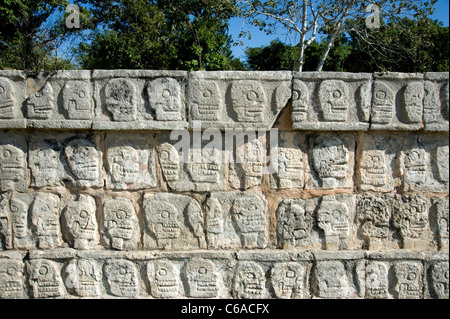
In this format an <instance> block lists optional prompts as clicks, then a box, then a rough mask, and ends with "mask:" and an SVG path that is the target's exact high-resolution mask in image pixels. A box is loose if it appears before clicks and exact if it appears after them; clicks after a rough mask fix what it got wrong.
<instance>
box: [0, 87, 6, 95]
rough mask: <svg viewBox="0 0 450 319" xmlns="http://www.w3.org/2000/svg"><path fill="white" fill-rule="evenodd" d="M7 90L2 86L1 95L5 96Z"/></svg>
mask: <svg viewBox="0 0 450 319" xmlns="http://www.w3.org/2000/svg"><path fill="white" fill-rule="evenodd" d="M5 92H6V89H5V88H4V87H3V86H0V95H3V94H5Z"/></svg>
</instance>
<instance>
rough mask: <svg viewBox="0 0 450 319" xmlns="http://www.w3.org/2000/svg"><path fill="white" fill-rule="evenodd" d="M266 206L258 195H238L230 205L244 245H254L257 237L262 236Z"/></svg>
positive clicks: (264, 226)
mask: <svg viewBox="0 0 450 319" xmlns="http://www.w3.org/2000/svg"><path fill="white" fill-rule="evenodd" d="M265 214H266V207H265V205H264V203H263V201H262V200H261V199H259V198H258V197H240V198H237V199H235V201H234V203H233V206H232V215H233V219H234V221H235V222H236V225H237V228H238V229H239V231H240V232H241V235H242V237H243V245H244V246H245V247H254V246H256V245H257V243H258V237H259V236H261V235H262V236H264V232H265V228H266V215H265Z"/></svg>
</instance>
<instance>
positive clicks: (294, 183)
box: [270, 131, 308, 190]
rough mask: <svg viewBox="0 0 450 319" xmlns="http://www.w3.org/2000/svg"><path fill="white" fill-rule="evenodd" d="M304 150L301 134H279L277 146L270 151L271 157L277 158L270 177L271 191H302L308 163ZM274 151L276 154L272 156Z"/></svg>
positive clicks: (304, 144) (304, 145)
mask: <svg viewBox="0 0 450 319" xmlns="http://www.w3.org/2000/svg"><path fill="white" fill-rule="evenodd" d="M306 150H307V146H306V141H305V137H304V135H303V134H296V133H291V132H289V133H288V132H284V131H281V132H279V141H278V146H277V147H274V148H271V149H270V151H271V156H272V155H273V156H274V157H275V156H277V158H276V159H277V163H276V166H275V165H274V169H273V171H274V172H273V173H272V174H271V175H270V186H271V188H272V189H278V190H281V189H303V187H304V184H305V166H306V162H307V161H308V159H307V155H306ZM274 151H275V152H276V153H275V154H272V152H274ZM271 164H272V162H271Z"/></svg>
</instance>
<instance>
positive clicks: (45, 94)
mask: <svg viewBox="0 0 450 319" xmlns="http://www.w3.org/2000/svg"><path fill="white" fill-rule="evenodd" d="M26 103H27V111H28V118H30V119H39V120H48V119H49V118H51V117H52V115H53V110H54V108H55V97H54V96H53V87H52V85H51V84H50V83H49V82H47V83H46V84H45V85H44V87H43V88H42V89H41V90H39V91H38V92H36V93H33V94H31V95H30V97H29V98H28V100H27V102H26Z"/></svg>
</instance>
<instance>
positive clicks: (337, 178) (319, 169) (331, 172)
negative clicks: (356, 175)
mask: <svg viewBox="0 0 450 319" xmlns="http://www.w3.org/2000/svg"><path fill="white" fill-rule="evenodd" d="M308 138H309V140H308V144H309V153H308V159H309V161H308V165H307V167H306V176H305V188H306V189H318V188H320V189H335V188H352V187H353V178H352V177H353V171H354V156H355V152H354V149H355V140H354V137H353V135H348V134H342V135H336V134H329V133H326V134H321V135H318V136H315V135H312V136H309V137H308Z"/></svg>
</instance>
